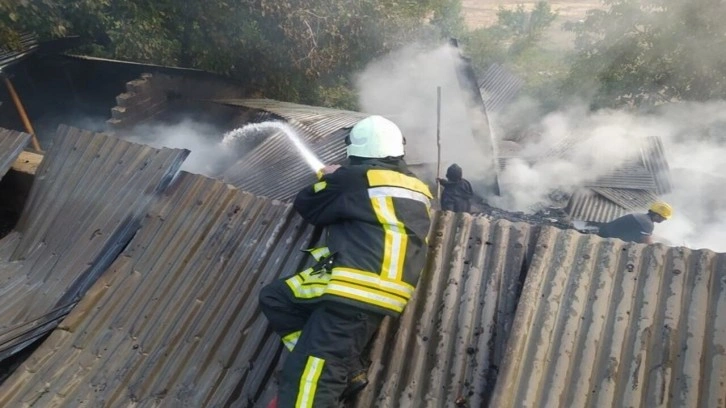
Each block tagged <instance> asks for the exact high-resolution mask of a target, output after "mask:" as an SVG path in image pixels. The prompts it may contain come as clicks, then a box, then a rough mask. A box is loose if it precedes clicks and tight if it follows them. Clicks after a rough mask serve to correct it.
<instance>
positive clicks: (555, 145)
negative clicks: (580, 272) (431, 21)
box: [357, 46, 726, 251]
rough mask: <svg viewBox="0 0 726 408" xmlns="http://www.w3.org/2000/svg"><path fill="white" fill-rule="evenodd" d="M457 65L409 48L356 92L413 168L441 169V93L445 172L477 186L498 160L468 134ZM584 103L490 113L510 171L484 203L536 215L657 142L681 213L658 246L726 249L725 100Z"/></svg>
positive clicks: (373, 68) (365, 78)
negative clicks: (621, 106) (634, 106)
mask: <svg viewBox="0 0 726 408" xmlns="http://www.w3.org/2000/svg"><path fill="white" fill-rule="evenodd" d="M458 59H459V58H458V50H457V49H455V48H452V47H449V46H443V47H439V48H437V49H426V48H423V47H419V46H409V47H407V48H404V49H401V50H399V51H397V52H395V53H392V54H390V55H388V56H386V57H384V58H382V59H380V60H378V61H375V62H373V63H372V64H370V65H369V66H368V67H367V68H366V70H365V71H364V72H362V73H361V74H359V75H358V77H357V87H358V90H359V95H360V103H361V107H362V110H363V111H366V112H370V113H377V114H381V115H384V116H387V117H389V118H391V119H392V120H394V121H395V122H396V123H397V124H398V125H399V126H400V127H401V129H402V130H403V131H404V134H405V136H406V138H407V141H408V144H407V146H406V159H407V162H409V163H413V164H427V165H429V167H430V166H434V167H435V166H436V163H437V145H436V123H437V122H436V87H437V86H441V88H442V100H441V127H440V133H441V162H442V163H441V169H442V172H443V171H444V169H445V168H446V167H447V166H448V165H449V164H451V163H458V164H459V165H461V166H462V167H463V168H464V176H465V177H466V178H469V179H470V180H471V181H472V182H474V185H475V187H476V186H477V184H476V181H477V180H483V179H486V178H487V177H489V176H491V174H492V172H493V171H492V162H493V160H492V154H491V152H488V151H487V150H486V149H483V148H482V146H481V145H479V144H478V143H477V142H476V141H475V140H474V136H472V126H481V124H480V123H477V124H474V125H472V123H471V122H470V121H471V120H472V118H475V117H476V116H477V115H478V114H479V113H478V112H476V111H475V110H468V109H472V108H467V106H472V105H471V104H470V101H468V100H467V95H465V94H464V93H463V92H462V91H461V87H460V85H459V81H458V79H457V76H456V70H457V69H458V68H459V66H458V65H457V64H458V62H457V61H458ZM467 103H469V104H468V105H467ZM587 105H588V104H587V103H580V104H577V103H573V104H572V106H571V107H569V108H567V109H563V110H561V111H558V112H553V113H549V114H542V110H541V109H540V107H539V106H538V103H537V102H536V101H533V100H526V99H522V100H519V101H516V102H515V103H513V104H512V105H510V107H509V108H508V109H507V110H506V111H502V112H499V113H490V114H489V120H490V121H491V122H490V123H489V124H484V126H487V127H488V129H487V130H489V131H491V133H492V135H493V138H494V140H495V143H496V146H495V151H496V154H497V155H498V157H502V158H504V159H503V160H502V161H503V162H505V164H504V165H503V166H500V170H499V171H498V180H499V183H500V187H501V195H499V196H496V195H489V196H487V197H486V199H487V200H488V201H489V203H490V204H492V205H495V206H497V207H500V208H503V209H508V210H517V211H530V212H531V211H533V210H535V209H538V208H539V207H540V206H545V205H551V204H552V201H551V200H550V196H551V195H552V193H553V192H564V193H571V192H573V191H575V190H576V189H578V188H581V187H582V186H583V185H584V184H587V183H589V182H592V181H594V180H597V179H600V178H602V177H603V176H608V175H613V174H614V173H613V172H614V171H616V170H617V169H618V168H619V167H622V166H623V165H626V164H627V163H628V162H632V161H633V160H634V159H638V155H639V154H641V147H642V146H643V141H644V138H646V137H650V136H658V137H660V138H661V140H662V141H663V144H664V148H665V153H666V158H667V160H668V163H669V165H670V168H671V184H672V192H671V193H669V194H667V195H665V196H663V197H662V199H664V200H666V201H668V202H669V203H671V204H672V205H673V208H674V212H675V215H674V217H673V218H672V219H671V220H668V221H666V222H663V223H661V224H658V225H657V226H656V230H655V236H656V240H660V241H661V242H666V243H670V244H673V245H684V246H688V247H691V248H710V249H713V250H717V251H726V217H724V216H723V214H724V213H725V212H726V205H725V204H724V203H726V188H724V187H726V178H724V177H726V176H724V175H726V160H723V157H726V102H712V103H706V104H695V103H694V104H671V105H667V106H664V107H662V108H661V109H660V110H659V111H656V112H652V113H640V114H633V113H629V112H625V111H617V110H602V111H597V112H591V111H589V109H588V108H587ZM513 135H525V136H524V137H521V138H517V137H512V136H513ZM505 139H512V140H505ZM430 181H431V180H430ZM479 193H483V191H481V190H480V191H479ZM641 210H642V211H646V210H647V209H646V208H643V209H641Z"/></svg>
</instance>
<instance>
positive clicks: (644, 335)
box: [491, 227, 726, 408]
mask: <svg viewBox="0 0 726 408" xmlns="http://www.w3.org/2000/svg"><path fill="white" fill-rule="evenodd" d="M724 311H726V254H716V253H714V252H712V251H708V250H691V249H687V248H669V247H666V246H663V245H649V246H646V245H641V244H630V243H625V242H623V241H620V240H615V239H607V240H606V239H602V238H599V237H597V236H594V235H582V234H579V233H576V232H574V231H560V230H557V229H554V228H551V227H544V228H543V229H542V232H541V233H540V238H539V241H538V243H537V246H536V250H535V254H534V257H533V260H532V263H531V266H530V267H529V270H528V274H527V279H526V282H525V285H524V289H523V291H522V296H521V298H520V301H519V306H518V309H517V314H516V317H515V320H514V326H513V329H512V332H511V334H510V336H509V339H510V341H509V343H508V344H507V351H506V354H505V357H504V360H503V362H502V365H501V370H500V374H499V378H498V379H497V385H496V388H495V390H494V393H493V397H492V403H491V406H493V407H501V408H507V407H521V406H543V407H550V406H552V407H568V406H572V407H587V406H593V407H655V406H675V407H723V406H724V404H725V401H724V396H725V395H726V383H724V381H723V379H724V378H726V357H725V356H724V350H726V312H724Z"/></svg>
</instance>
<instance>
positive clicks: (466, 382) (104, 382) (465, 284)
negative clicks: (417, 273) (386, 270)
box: [0, 173, 535, 407]
mask: <svg viewBox="0 0 726 408" xmlns="http://www.w3.org/2000/svg"><path fill="white" fill-rule="evenodd" d="M437 214H438V215H437V217H436V221H435V225H434V227H433V229H432V239H431V248H432V251H431V257H430V259H429V263H428V267H427V270H426V271H425V272H424V275H423V277H422V283H421V284H420V285H419V290H418V291H417V295H416V296H415V297H414V299H413V300H412V301H411V303H410V306H409V307H408V308H407V311H406V313H405V314H404V316H403V317H402V318H401V319H399V320H390V319H386V322H385V323H384V325H383V326H382V328H381V330H380V331H379V334H378V336H377V339H376V340H375V341H374V343H373V346H372V351H371V356H372V357H373V359H374V360H375V361H376V362H375V363H374V366H373V367H372V368H371V371H370V372H371V380H372V385H371V386H369V387H368V388H367V389H366V390H365V392H364V393H363V394H362V395H361V397H360V399H359V400H358V403H357V406H360V407H369V406H391V407H393V406H420V405H417V404H418V403H423V402H424V401H428V402H431V401H439V403H438V404H435V405H436V406H450V405H451V404H453V402H454V401H455V400H456V399H457V398H459V397H460V396H462V395H463V396H466V398H467V399H470V400H471V401H483V400H484V399H485V398H486V396H487V395H488V393H489V392H490V391H491V390H492V388H493V386H494V380H495V378H496V370H497V368H496V367H497V366H498V364H499V361H500V360H501V358H502V355H503V352H504V348H505V342H506V340H507V334H508V332H509V330H510V327H511V324H512V319H513V318H514V313H515V308H516V299H517V296H518V292H519V290H520V287H521V285H520V282H521V274H522V271H523V267H524V265H525V264H526V259H527V258H528V256H527V252H528V251H529V250H530V249H531V247H532V243H533V242H534V239H535V236H534V235H533V231H534V230H532V229H531V228H530V227H529V226H528V225H526V224H512V223H510V222H508V221H497V222H489V221H488V220H486V219H485V218H482V217H473V216H471V215H468V214H458V215H457V214H453V213H437ZM313 232H314V231H313V230H312V228H311V227H309V226H307V225H306V224H304V223H303V222H302V220H301V219H300V218H299V217H298V216H296V215H294V213H293V211H292V209H291V207H290V205H289V204H284V203H282V202H279V201H271V200H268V199H264V198H258V197H254V196H251V195H249V194H247V193H243V192H240V191H238V190H236V189H233V188H229V187H228V186H227V185H224V184H223V183H221V182H218V181H214V180H211V179H207V178H204V177H202V176H194V175H190V174H188V173H182V174H181V176H180V177H179V178H178V180H176V181H175V182H174V184H173V186H172V187H171V188H170V189H169V191H168V192H167V193H166V194H165V197H164V199H163V200H161V201H160V202H159V203H158V204H156V205H155V206H154V207H153V209H152V211H151V212H150V214H149V215H148V216H147V217H146V220H145V221H144V224H143V225H142V227H141V229H140V230H139V232H138V233H137V234H136V236H135V237H134V239H133V240H132V241H131V242H130V244H129V246H128V247H127V249H126V250H125V251H124V252H123V253H122V254H121V255H120V257H119V258H118V259H117V260H116V261H115V262H114V263H113V265H111V266H110V267H109V268H108V270H107V271H106V272H105V273H104V274H103V275H102V276H101V278H100V279H99V280H98V282H96V284H95V285H94V286H93V287H92V288H91V289H90V290H89V291H88V292H87V294H86V296H85V297H84V298H83V300H82V301H81V302H80V303H78V305H77V306H76V307H75V308H74V309H73V310H72V311H71V313H70V314H69V315H68V317H67V318H66V319H65V320H64V321H63V323H62V324H61V326H60V327H59V328H58V329H56V330H55V331H54V332H53V333H52V335H51V336H50V337H49V338H48V339H47V340H46V341H44V343H43V344H42V345H41V346H40V347H39V348H38V349H37V350H36V351H35V352H34V353H33V355H32V356H31V357H30V358H29V360H27V361H26V362H25V363H24V364H23V365H22V366H21V367H20V368H19V369H18V370H17V371H16V372H15V373H13V375H11V376H10V377H9V378H8V379H7V380H6V381H5V382H4V383H3V384H2V386H0V405H13V404H18V403H22V402H24V403H31V402H32V403H33V404H36V405H52V404H60V405H74V406H82V405H87V406H99V405H103V406H126V405H128V404H138V405H139V406H152V405H153V406H159V405H161V406H165V405H168V406H222V405H231V406H250V405H251V404H252V403H253V402H254V401H256V400H258V399H260V398H261V397H262V396H266V395H269V394H270V391H271V389H272V388H274V385H273V382H274V380H273V379H272V378H273V371H274V370H275V368H276V366H277V364H278V359H279V357H280V356H281V352H282V348H281V343H280V341H279V338H278V337H277V336H276V335H274V334H272V333H270V332H269V331H268V330H267V329H266V327H267V324H266V320H265V318H264V317H263V316H262V315H261V313H260V311H259V310H258V308H257V293H258V290H259V289H260V288H261V287H262V285H263V284H265V283H267V282H270V281H271V280H273V279H276V278H278V277H280V276H282V275H285V274H289V273H291V271H295V270H299V269H300V262H301V260H302V259H301V257H302V254H303V253H302V252H301V251H299V249H303V248H306V247H308V246H309V245H310V243H311V242H312V241H313V239H314V238H315V236H314V234H313ZM450 372H451V373H450ZM432 373H433V375H432ZM408 403H411V404H412V405H407V404H408ZM247 404H250V405H247ZM399 404H403V405H399Z"/></svg>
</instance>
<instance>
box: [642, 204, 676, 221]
mask: <svg viewBox="0 0 726 408" xmlns="http://www.w3.org/2000/svg"><path fill="white" fill-rule="evenodd" d="M648 210H649V211H651V212H654V213H656V214H658V215H660V216H661V217H663V218H665V219H666V220H668V219H670V218H671V217H672V216H673V208H672V207H671V206H670V204H668V203H666V202H664V201H656V202H654V203H653V204H652V205H651V206H650V208H649V209H648Z"/></svg>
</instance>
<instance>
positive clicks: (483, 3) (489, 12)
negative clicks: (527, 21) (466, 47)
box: [462, 0, 603, 49]
mask: <svg viewBox="0 0 726 408" xmlns="http://www.w3.org/2000/svg"><path fill="white" fill-rule="evenodd" d="M548 2H549V4H550V7H551V8H552V11H555V12H557V19H555V21H554V22H553V23H552V25H551V26H550V28H549V29H548V30H547V31H546V32H545V35H544V38H543V39H542V43H541V45H542V46H544V47H547V48H555V49H562V48H565V49H568V48H571V47H572V45H573V41H574V34H572V33H571V32H568V31H564V30H563V29H562V24H563V23H565V22H567V21H577V20H581V19H583V18H585V15H586V14H587V11H588V10H591V9H594V8H602V7H603V4H602V2H601V1H600V0H551V1H548ZM520 4H521V5H523V6H524V8H525V10H532V9H533V8H534V6H535V4H537V0H534V1H532V0H530V1H524V0H462V6H463V9H464V20H465V21H466V24H467V26H469V28H472V29H473V28H480V27H488V26H490V25H492V24H494V23H496V21H497V11H499V7H500V6H501V7H503V8H506V9H514V8H516V7H517V6H518V5H520Z"/></svg>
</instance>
